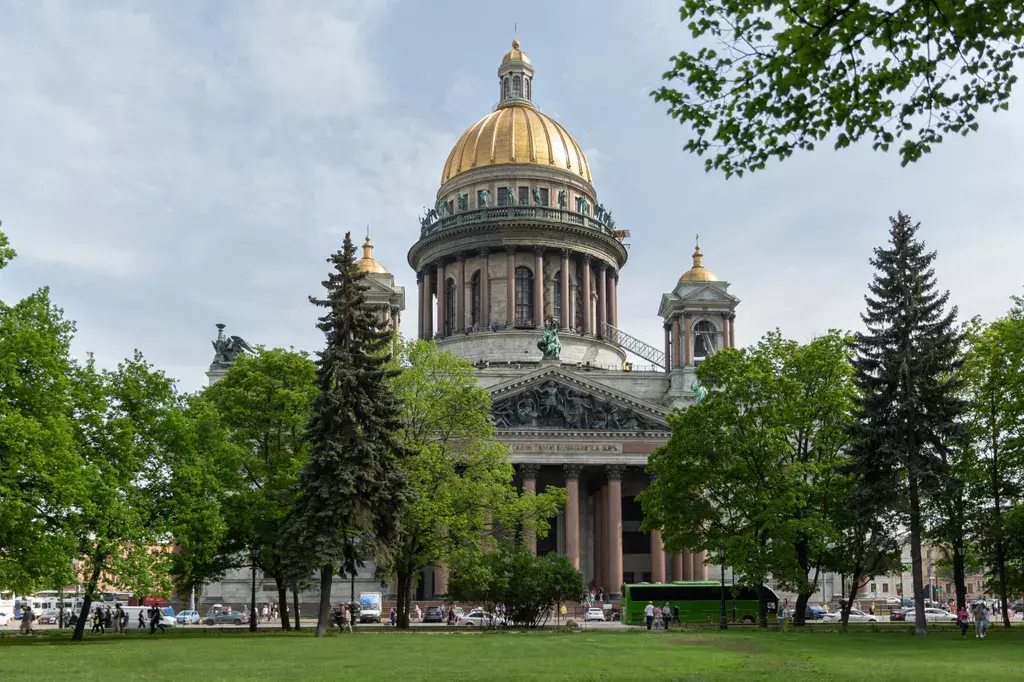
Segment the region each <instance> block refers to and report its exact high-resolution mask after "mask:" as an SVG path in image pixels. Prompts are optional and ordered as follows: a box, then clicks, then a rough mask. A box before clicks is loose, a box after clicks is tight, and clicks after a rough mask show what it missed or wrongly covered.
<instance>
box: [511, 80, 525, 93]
mask: <svg viewBox="0 0 1024 682" xmlns="http://www.w3.org/2000/svg"><path fill="white" fill-rule="evenodd" d="M512 95H513V96H514V97H522V96H523V83H522V81H521V80H520V79H519V76H512Z"/></svg>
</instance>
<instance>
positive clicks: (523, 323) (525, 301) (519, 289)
mask: <svg viewBox="0 0 1024 682" xmlns="http://www.w3.org/2000/svg"><path fill="white" fill-rule="evenodd" d="M534 324H535V323H534V320H533V273H532V272H531V271H530V268H527V267H524V266H522V265H520V266H519V267H518V268H516V326H517V327H532V326H534Z"/></svg>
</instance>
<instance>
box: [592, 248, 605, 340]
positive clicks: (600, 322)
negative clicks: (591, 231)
mask: <svg viewBox="0 0 1024 682" xmlns="http://www.w3.org/2000/svg"><path fill="white" fill-rule="evenodd" d="M607 321H608V268H607V267H606V266H605V264H604V263H603V262H601V261H598V262H597V324H596V325H595V327H594V330H595V331H594V336H597V337H601V338H603V337H604V325H605V322H607Z"/></svg>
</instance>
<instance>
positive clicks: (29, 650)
mask: <svg viewBox="0 0 1024 682" xmlns="http://www.w3.org/2000/svg"><path fill="white" fill-rule="evenodd" d="M308 635H309V633H308V632H307V633H306V634H300V635H296V634H287V635H286V634H276V633H271V632H266V633H262V634H258V635H255V636H253V635H249V634H245V633H221V632H215V631H214V632H208V633H204V632H201V631H200V632H195V631H194V632H174V633H171V634H169V635H166V636H160V635H156V636H152V637H151V636H149V635H130V636H125V637H113V636H104V637H94V638H91V639H88V640H87V641H86V642H84V643H73V642H69V641H67V639H66V636H62V637H57V636H41V637H36V638H12V637H7V638H3V639H0V679H2V680H4V681H5V682H6V681H7V680H30V679H32V680H47V681H50V680H75V681H76V682H84V681H86V680H104V682H109V681H110V680H202V681H203V682H207V681H212V680H252V679H264V680H288V681H289V682H292V681H295V680H326V679H343V678H344V679H356V680H370V679H380V680H403V681H411V680H432V681H434V682H444V681H447V680H662V681H664V682H668V681H670V680H681V679H683V680H704V679H708V680H776V679H780V680H781V679H784V680H787V682H796V681H799V680H815V681H816V682H821V681H823V680H902V681H907V680H960V679H971V680H986V681H991V680H1018V681H1019V680H1024V632H1022V631H1020V630H1016V631H1013V632H1003V631H999V630H991V631H990V635H989V637H988V638H986V639H985V640H977V639H975V638H974V637H973V636H970V637H968V638H967V639H961V638H960V635H959V633H958V632H954V631H952V630H944V631H940V632H934V633H932V634H930V635H929V636H928V637H926V638H920V639H918V638H914V637H911V636H910V634H909V633H908V631H899V632H856V633H850V634H843V633H840V632H835V631H831V632H823V631H813V632H810V631H809V632H786V633H781V634H780V633H777V632H756V631H746V632H739V631H729V632H725V633H722V632H717V631H708V632H703V633H695V632H680V633H668V634H665V633H647V632H613V631H589V632H575V633H565V632H533V633H487V634H480V633H474V634H463V633H459V634H448V633H443V632H440V633H436V634H434V633H426V632H418V633H413V634H407V633H396V632H394V631H385V632H382V633H371V632H362V633H358V634H356V635H354V636H353V635H345V636H341V635H337V634H333V635H332V636H330V637H327V638H325V639H321V640H317V639H314V638H313V637H310V636H308Z"/></svg>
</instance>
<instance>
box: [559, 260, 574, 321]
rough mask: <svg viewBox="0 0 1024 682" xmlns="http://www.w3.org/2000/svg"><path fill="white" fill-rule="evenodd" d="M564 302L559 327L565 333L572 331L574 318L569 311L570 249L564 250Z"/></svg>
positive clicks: (562, 276) (562, 301)
mask: <svg viewBox="0 0 1024 682" xmlns="http://www.w3.org/2000/svg"><path fill="white" fill-rule="evenodd" d="M560 275H561V278H562V300H561V301H559V305H560V306H561V307H562V315H561V317H562V319H561V320H559V322H558V326H559V328H560V329H562V330H563V331H572V316H571V315H570V310H569V249H562V270H561V273H560Z"/></svg>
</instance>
